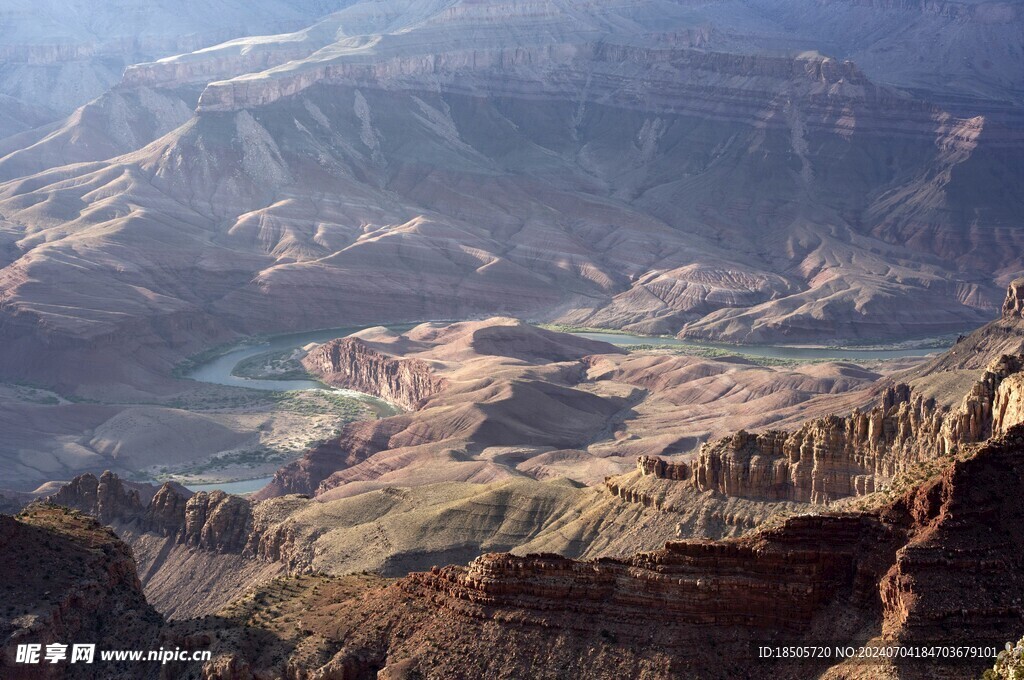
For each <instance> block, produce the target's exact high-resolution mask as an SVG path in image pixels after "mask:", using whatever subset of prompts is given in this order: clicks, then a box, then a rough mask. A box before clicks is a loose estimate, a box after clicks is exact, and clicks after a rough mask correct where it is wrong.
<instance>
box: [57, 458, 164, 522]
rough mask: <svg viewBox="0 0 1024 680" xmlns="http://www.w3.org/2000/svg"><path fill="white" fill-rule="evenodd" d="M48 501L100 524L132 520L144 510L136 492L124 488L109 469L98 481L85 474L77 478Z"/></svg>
mask: <svg viewBox="0 0 1024 680" xmlns="http://www.w3.org/2000/svg"><path fill="white" fill-rule="evenodd" d="M48 500H49V501H50V502H51V503H56V504H57V505H62V506H64V507H68V508H74V509H75V510H80V511H82V512H84V513H86V514H88V515H91V516H93V517H95V518H96V519H98V520H99V521H100V522H102V523H103V524H110V523H111V522H114V521H117V520H125V519H128V520H133V519H135V518H136V517H138V516H139V515H140V514H141V513H142V512H143V511H144V507H143V505H142V501H141V500H140V497H139V492H138V490H136V489H131V488H127V487H126V486H125V484H124V483H123V482H122V481H121V479H120V477H118V476H117V475H115V474H114V473H112V472H110V471H109V470H108V471H106V472H104V473H103V474H102V475H100V477H99V479H97V478H96V476H95V475H92V474H88V473H87V474H84V475H79V476H78V477H75V478H74V479H73V480H71V481H70V482H69V483H68V484H66V485H64V486H63V487H61V489H60V490H59V491H58V492H57V493H55V494H53V495H52V496H50V497H49V499H48Z"/></svg>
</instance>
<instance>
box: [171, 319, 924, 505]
mask: <svg viewBox="0 0 1024 680" xmlns="http://www.w3.org/2000/svg"><path fill="white" fill-rule="evenodd" d="M411 327H412V326H411V325H408V324H406V325H403V326H389V328H392V329H394V330H407V329H409V328H411ZM359 330H361V327H358V326H349V327H340V328H326V329H322V330H318V331H310V332H305V333H290V334H287V335H278V336H274V337H272V338H269V339H267V340H266V341H263V342H259V343H253V342H251V341H246V342H243V343H239V344H238V345H237V346H236V347H235V348H233V349H230V350H228V351H227V352H225V353H224V354H220V355H218V356H217V357H215V358H213V359H211V360H209V361H207V362H205V363H203V364H201V365H199V366H197V367H195V368H194V369H192V370H191V371H189V373H188V374H187V377H189V378H191V379H193V380H198V381H200V382H207V383H213V384H217V385H230V386H232V387H245V388H249V389H255V390H271V391H275V392H286V391H291V390H320V389H332V388H328V387H325V386H324V385H323V384H322V383H319V382H317V381H315V380H258V379H253V378H242V377H239V376H236V375H233V374H232V371H233V370H234V369H235V366H237V365H238V363H239V362H240V361H242V360H244V359H248V358H249V357H251V356H255V355H257V354H263V353H264V352H272V351H284V350H289V349H294V348H298V347H304V346H306V345H308V344H309V343H311V342H326V341H328V340H333V339H334V338H339V337H343V336H345V335H349V334H351V333H355V332H356V331H359ZM573 335H578V336H580V337H583V338H589V339H591V340H600V341H603V342H607V343H609V344H612V345H616V346H619V347H629V346H635V345H652V346H657V347H697V348H703V349H712V350H720V351H724V352H728V353H731V354H739V355H746V356H751V357H760V358H769V359H788V360H797V361H804V360H806V361H815V360H818V361H820V360H826V359H831V360H834V361H853V362H857V361H871V360H886V359H896V358H902V357H924V356H928V355H929V354H934V353H937V352H941V351H943V350H944V348H936V347H934V346H932V347H892V348H885V347H881V348H877V349H876V348H865V349H857V348H828V347H794V346H788V345H729V344H724V343H716V342H702V341H693V340H677V339H676V338H665V337H651V336H645V335H632V334H629V333H618V332H615V333H601V332H577V333H573ZM922 344H928V343H925V342H922ZM930 344H935V343H934V342H932V343H930ZM338 391H344V392H348V393H350V394H361V393H358V392H353V391H351V390H338ZM362 396H364V397H366V398H369V399H376V398H375V397H372V396H371V395H362ZM269 481H270V477H265V478H260V479H248V480H241V481H235V482H224V483H220V484H216V483H212V484H194V485H190V486H189V487H188V488H190V489H192V490H193V491H213V490H214V489H221V490H223V491H226V492H228V493H235V494H247V493H252V492H254V491H257V490H259V489H261V488H263V486H265V485H266V484H267V483H268V482H269Z"/></svg>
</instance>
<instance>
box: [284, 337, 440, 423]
mask: <svg viewBox="0 0 1024 680" xmlns="http://www.w3.org/2000/svg"><path fill="white" fill-rule="evenodd" d="M302 365H303V366H305V367H306V369H307V370H309V371H310V372H311V373H314V374H315V375H318V376H320V378H321V379H322V380H323V381H324V382H326V383H327V384H329V385H334V386H336V387H345V388H348V389H353V390H358V391H360V392H366V393H367V394H372V395H374V396H376V397H380V398H381V399H383V400H385V401H388V402H391V403H392V404H397V405H399V406H401V407H402V408H405V409H407V410H410V411H414V410H416V409H417V408H419V407H420V405H421V404H422V402H423V400H425V399H427V398H428V397H430V396H432V395H434V394H437V393H438V392H439V391H441V389H442V388H443V387H444V384H445V383H444V380H443V379H442V378H440V377H438V376H436V375H434V373H433V371H431V369H430V365H429V364H427V363H426V362H425V361H421V360H419V359H398V358H395V357H392V356H389V355H387V354H383V353H381V352H378V351H377V350H375V349H373V348H371V347H370V346H368V345H367V344H366V343H364V342H362V341H361V340H358V339H356V338H341V339H338V340H332V341H331V342H328V343H326V344H323V345H320V346H319V347H317V348H316V349H314V350H313V351H312V352H310V353H309V354H308V355H307V356H306V357H305V358H304V359H303V360H302Z"/></svg>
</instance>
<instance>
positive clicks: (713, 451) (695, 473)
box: [638, 355, 1024, 504]
mask: <svg viewBox="0 0 1024 680" xmlns="http://www.w3.org/2000/svg"><path fill="white" fill-rule="evenodd" d="M1022 368H1024V358H1022V357H1020V356H1009V355H1007V356H1003V357H1001V358H999V359H997V360H996V361H994V362H993V363H992V364H990V366H989V367H988V369H987V370H986V371H985V372H984V374H983V376H982V378H981V380H980V381H978V382H977V383H975V385H974V386H973V388H972V389H971V391H970V392H969V393H968V394H967V395H966V396H965V397H964V398H963V401H962V403H961V405H960V407H959V408H957V409H951V408H949V407H946V406H941V405H938V404H937V403H936V402H935V400H934V399H925V398H923V397H922V396H921V395H915V394H914V393H913V392H912V391H911V389H910V387H909V386H908V385H906V384H897V385H894V386H891V387H889V388H888V389H887V390H886V392H885V394H884V395H883V397H882V399H881V403H880V404H879V405H877V406H875V407H874V408H872V409H871V410H870V411H868V412H866V413H862V412H860V411H854V413H853V414H851V415H849V416H847V417H845V418H840V417H838V416H834V415H833V416H828V417H825V418H820V419H816V420H811V421H808V422H807V423H805V424H804V425H803V426H802V427H800V428H799V429H798V430H796V431H795V432H783V431H779V430H769V431H766V432H762V433H759V434H749V433H747V432H745V431H742V430H741V431H739V432H737V433H736V434H734V435H733V436H731V437H727V438H725V439H722V440H719V441H717V442H714V443H710V444H705V445H703V446H702V447H701V449H700V452H699V453H698V455H697V457H696V458H695V459H694V460H693V461H692V462H690V463H689V464H687V463H685V462H681V463H668V462H666V461H662V460H659V459H650V458H641V459H640V460H639V461H638V468H639V470H640V471H641V473H642V474H650V475H654V476H656V477H660V478H664V479H678V480H691V482H692V484H693V485H694V486H695V487H696V488H697V489H699V490H702V491H716V492H718V493H722V494H725V495H728V496H739V497H745V498H756V499H761V500H769V501H777V500H791V501H800V502H809V503H822V504H827V503H829V502H831V501H835V500H837V499H840V498H845V497H848V496H858V495H865V494H870V493H873V492H875V491H877V490H879V489H882V488H884V487H885V485H886V484H887V483H888V481H889V480H891V479H892V478H893V477H895V476H896V475H897V474H898V473H900V472H902V471H905V470H907V469H908V468H910V467H911V466H913V465H914V464H916V463H918V462H920V461H922V460H928V459H934V458H938V457H941V456H946V455H949V454H952V453H955V452H957V451H959V450H962V449H963V447H965V446H967V445H970V444H973V443H976V442H980V441H984V440H985V439H987V438H988V437H990V436H992V435H993V434H1000V433H1002V432H1005V431H1007V430H1008V429H1009V428H1010V427H1012V426H1014V425H1016V424H1018V423H1020V422H1022V420H1024V417H1022V416H1024V413H1022V401H1021V398H1022V394H1024V393H1022V391H1021V382H1020V371H1021V369H1022Z"/></svg>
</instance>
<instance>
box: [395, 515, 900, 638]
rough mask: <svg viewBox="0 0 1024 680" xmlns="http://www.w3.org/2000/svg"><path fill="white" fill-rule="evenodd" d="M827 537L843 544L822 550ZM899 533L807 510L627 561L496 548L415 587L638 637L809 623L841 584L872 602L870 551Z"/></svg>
mask: <svg viewBox="0 0 1024 680" xmlns="http://www.w3.org/2000/svg"><path fill="white" fill-rule="evenodd" d="M823 536H831V537H834V539H835V541H834V546H835V549H834V550H830V551H827V552H825V551H822V550H821V546H820V544H821V540H822V537H823ZM897 536H898V532H896V531H895V530H893V529H892V528H891V527H888V526H886V525H885V524H883V523H881V522H878V521H876V520H875V519H874V518H871V517H867V516H859V515H856V516H837V517H821V516H817V517H816V516H805V517H797V518H794V519H791V520H789V521H788V522H786V524H785V525H784V526H783V527H782V528H780V529H776V530H773V531H770V532H766V533H763V534H761V535H759V536H758V537H757V538H756V539H750V540H741V541H736V542H718V543H713V542H672V543H668V544H667V545H666V546H665V548H664V549H663V550H660V551H656V552H651V553H640V554H638V555H635V556H633V557H631V558H629V559H626V560H614V559H606V560H599V561H597V562H593V563H585V562H576V561H573V560H569V559H566V558H563V557H560V556H558V555H528V556H525V557H517V556H513V555H507V554H489V555H484V556H482V557H479V558H477V559H476V560H474V561H473V562H472V563H471V564H470V565H469V566H468V567H446V568H444V569H436V570H434V571H432V572H431V573H429V574H414V575H412V576H410V577H409V580H408V582H407V585H406V587H408V588H409V589H410V590H411V591H415V590H416V589H420V588H422V589H429V590H436V591H440V592H441V593H443V594H444V596H445V598H446V599H447V601H448V602H447V605H448V606H449V607H451V608H453V609H456V610H460V611H463V612H465V613H468V614H471V613H472V612H482V611H484V610H486V609H488V608H499V609H502V608H515V609H518V610H520V618H519V620H520V621H521V622H523V623H526V624H535V625H540V626H546V627H547V626H563V625H565V626H569V627H570V628H583V629H586V628H591V627H593V626H594V625H595V622H597V621H600V622H601V625H606V624H607V623H608V622H609V621H612V620H616V619H617V620H618V621H620V622H621V623H622V625H621V626H619V627H618V630H617V633H619V634H622V633H625V634H626V635H632V636H636V638H637V639H642V638H643V636H644V635H646V634H647V631H648V630H649V628H650V627H651V626H658V625H675V626H679V625H692V626H708V627H712V628H715V627H717V628H726V627H731V626H743V627H745V628H760V629H764V630H787V631H800V630H802V629H805V628H806V627H807V626H808V625H809V623H810V622H811V620H812V619H813V617H814V615H815V614H816V612H817V611H818V610H819V608H820V607H821V605H822V604H823V603H824V602H825V601H826V600H827V599H829V598H831V597H834V596H835V594H836V592H838V591H843V592H845V594H846V596H847V597H849V598H851V599H852V600H854V601H857V602H864V603H867V602H869V601H870V599H871V598H872V597H873V594H872V593H871V591H870V585H871V581H870V580H869V579H868V578H865V576H867V575H868V574H870V571H871V569H872V568H873V566H874V565H871V563H870V562H869V561H867V560H865V561H864V562H862V561H861V559H862V556H863V555H864V554H865V553H866V547H867V546H883V545H885V546H892V545H894V541H895V540H896V539H897ZM875 568H877V567H875ZM878 575H879V576H880V574H878ZM874 596H875V597H877V595H874Z"/></svg>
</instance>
